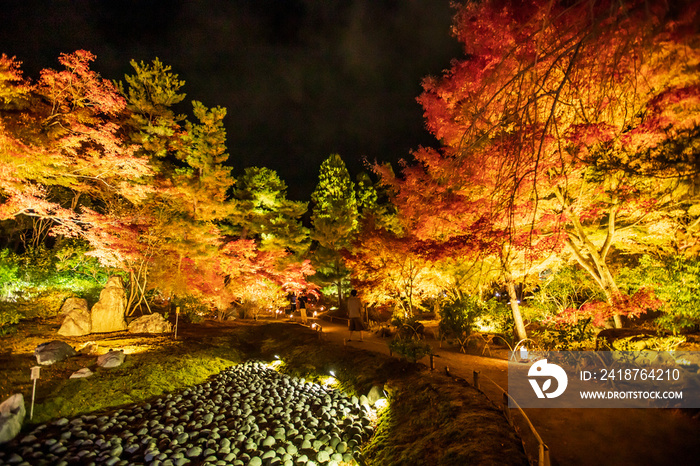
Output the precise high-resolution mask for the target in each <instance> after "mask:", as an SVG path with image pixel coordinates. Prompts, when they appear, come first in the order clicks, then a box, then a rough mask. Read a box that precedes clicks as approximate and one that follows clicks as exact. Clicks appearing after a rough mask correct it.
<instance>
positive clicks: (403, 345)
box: [389, 338, 433, 362]
mask: <svg viewBox="0 0 700 466" xmlns="http://www.w3.org/2000/svg"><path fill="white" fill-rule="evenodd" d="M389 349H390V350H391V351H392V352H394V353H396V354H398V355H400V356H403V357H404V358H406V359H408V360H409V361H411V362H416V361H417V360H419V359H420V358H422V357H424V356H427V355H429V354H432V353H433V348H432V347H431V346H430V345H429V344H428V343H426V342H424V341H422V340H417V339H415V338H396V339H394V340H392V341H391V342H390V343H389Z"/></svg>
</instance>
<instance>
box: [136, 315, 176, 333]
mask: <svg viewBox="0 0 700 466" xmlns="http://www.w3.org/2000/svg"><path fill="white" fill-rule="evenodd" d="M172 330H173V325H172V324H171V323H170V322H168V321H167V320H165V319H164V318H163V316H162V315H160V314H158V313H155V314H149V315H145V316H141V317H139V318H138V319H136V320H133V321H132V322H131V323H130V324H129V332H131V333H168V332H172Z"/></svg>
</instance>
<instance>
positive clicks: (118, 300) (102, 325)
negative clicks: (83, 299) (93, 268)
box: [92, 277, 126, 333]
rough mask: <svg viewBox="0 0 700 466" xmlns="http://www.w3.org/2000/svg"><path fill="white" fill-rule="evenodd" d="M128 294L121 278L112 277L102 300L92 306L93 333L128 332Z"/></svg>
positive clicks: (103, 291)
mask: <svg viewBox="0 0 700 466" xmlns="http://www.w3.org/2000/svg"><path fill="white" fill-rule="evenodd" d="M125 312H126V293H125V292H124V286H123V285H122V280H121V278H119V277H110V279H109V281H108V282H107V285H106V286H105V288H104V289H103V290H102V291H101V292H100V300H99V301H98V302H97V303H95V305H94V306H92V331H93V333H106V332H119V331H121V330H126V320H124V313H125Z"/></svg>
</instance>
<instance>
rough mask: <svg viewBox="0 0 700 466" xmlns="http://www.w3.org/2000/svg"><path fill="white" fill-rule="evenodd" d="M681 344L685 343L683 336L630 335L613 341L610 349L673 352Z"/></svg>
mask: <svg viewBox="0 0 700 466" xmlns="http://www.w3.org/2000/svg"><path fill="white" fill-rule="evenodd" d="M683 343H685V337H684V336H673V335H669V336H666V337H639V336H635V335H632V336H629V337H625V338H620V339H618V340H615V341H614V342H613V343H612V349H613V350H614V351H643V350H647V351H675V350H676V349H678V347H679V346H680V345H681V344H683Z"/></svg>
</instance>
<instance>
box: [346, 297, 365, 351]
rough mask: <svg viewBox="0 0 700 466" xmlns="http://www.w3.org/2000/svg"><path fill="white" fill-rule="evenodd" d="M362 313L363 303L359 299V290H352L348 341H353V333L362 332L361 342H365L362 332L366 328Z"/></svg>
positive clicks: (349, 303) (349, 301) (349, 304)
mask: <svg viewBox="0 0 700 466" xmlns="http://www.w3.org/2000/svg"><path fill="white" fill-rule="evenodd" d="M361 311H362V301H360V298H358V297H357V290H352V291H351V292H350V297H349V298H348V317H349V321H348V325H349V327H350V338H348V341H352V332H360V341H362V340H363V337H362V331H363V330H364V327H363V326H362V313H361Z"/></svg>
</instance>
